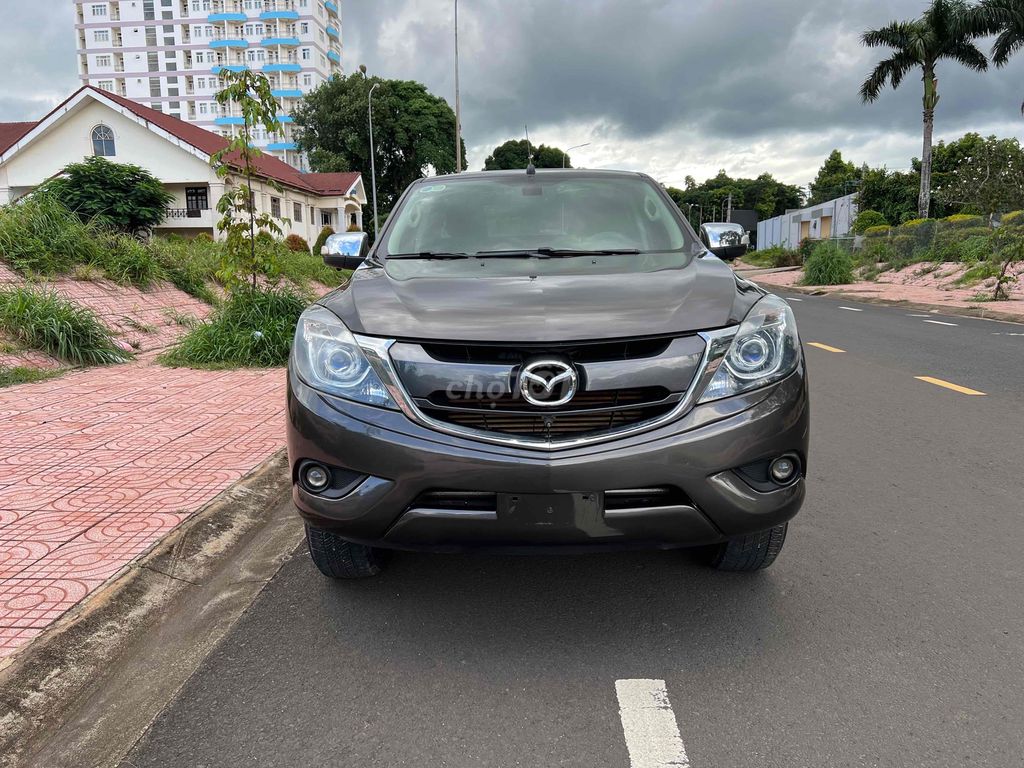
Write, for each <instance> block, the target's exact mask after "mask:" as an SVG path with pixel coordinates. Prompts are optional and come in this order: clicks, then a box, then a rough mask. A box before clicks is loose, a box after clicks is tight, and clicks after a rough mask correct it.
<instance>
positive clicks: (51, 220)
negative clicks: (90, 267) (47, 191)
mask: <svg viewBox="0 0 1024 768" xmlns="http://www.w3.org/2000/svg"><path fill="white" fill-rule="evenodd" d="M101 234H102V230H101V228H100V227H99V226H97V225H92V224H85V223H83V222H82V221H81V220H80V219H79V218H78V217H77V216H76V215H75V214H74V213H72V212H71V211H69V210H68V209H67V208H66V207H65V206H64V205H62V204H61V203H60V202H59V201H58V200H56V199H54V198H52V197H49V196H47V195H35V196H32V197H30V198H28V199H27V200H24V201H21V202H18V203H15V204H12V205H7V206H4V207H2V208H0V256H2V257H3V259H4V260H5V261H7V262H8V263H9V264H10V265H11V266H12V267H13V268H14V269H16V270H17V271H19V272H22V273H24V274H39V275H58V274H65V273H67V272H69V271H70V270H71V269H72V268H73V267H75V266H76V265H79V264H92V263H95V262H96V261H97V260H98V258H99V256H100V251H101V250H102V247H103V246H102V243H101V237H100V236H101Z"/></svg>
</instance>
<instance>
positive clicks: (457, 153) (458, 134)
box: [455, 0, 462, 173]
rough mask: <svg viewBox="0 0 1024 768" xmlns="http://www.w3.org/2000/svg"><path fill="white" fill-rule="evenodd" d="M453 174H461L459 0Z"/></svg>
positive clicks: (456, 23)
mask: <svg viewBox="0 0 1024 768" xmlns="http://www.w3.org/2000/svg"><path fill="white" fill-rule="evenodd" d="M455 172H456V173H462V102H461V99H460V96H459V0H455Z"/></svg>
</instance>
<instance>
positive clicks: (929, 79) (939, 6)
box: [860, 0, 988, 219]
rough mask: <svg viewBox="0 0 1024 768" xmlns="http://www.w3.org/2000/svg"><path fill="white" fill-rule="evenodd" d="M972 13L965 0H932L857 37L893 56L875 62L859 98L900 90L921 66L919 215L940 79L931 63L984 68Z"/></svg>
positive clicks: (927, 200)
mask: <svg viewBox="0 0 1024 768" xmlns="http://www.w3.org/2000/svg"><path fill="white" fill-rule="evenodd" d="M970 12H971V6H969V5H968V4H967V3H966V2H965V0H932V3H931V5H929V6H928V8H927V9H926V10H925V12H924V13H923V14H922V15H921V18H919V19H914V20H912V21H894V22H892V23H890V24H888V25H886V26H884V27H882V28H881V29H871V30H868V31H867V32H865V33H864V34H863V35H861V42H862V43H863V44H864V45H866V46H868V47H869V48H878V47H887V48H891V49H892V55H891V56H889V58H887V59H883V60H882V61H880V62H878V64H877V65H876V66H875V69H874V71H872V73H871V74H870V75H869V76H868V79H867V80H865V81H864V84H863V85H861V87H860V97H861V99H862V100H863V101H864V102H865V103H867V102H872V101H875V100H876V99H878V97H879V96H881V95H882V89H883V88H885V86H886V85H887V84H888V85H891V86H892V87H893V89H895V88H898V87H899V84H900V83H901V82H903V78H904V77H905V76H906V75H907V73H908V72H910V70H912V69H917V68H920V69H921V79H922V81H923V83H924V99H923V105H924V147H923V149H922V152H921V193H920V195H918V198H917V213H918V216H920V217H921V218H922V219H924V218H927V217H928V213H929V210H930V209H931V197H932V190H931V187H932V132H933V130H934V127H935V105H936V104H938V103H939V93H938V88H939V80H938V78H937V77H936V75H935V67H936V65H937V64H938V62H939V61H941V60H942V59H952V60H953V61H956V62H959V63H960V64H963V65H964V66H965V67H967V68H968V69H972V70H974V71H975V72H983V71H985V70H986V69H988V59H986V58H985V54H984V53H982V52H981V50H979V49H978V47H977V46H976V45H975V44H974V42H973V41H974V39H975V38H976V37H979V36H980V34H981V33H979V32H977V31H975V30H973V29H971V28H970V27H969V25H968V23H967V22H968V15H969V13H970Z"/></svg>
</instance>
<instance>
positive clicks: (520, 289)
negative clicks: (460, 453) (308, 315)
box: [320, 256, 763, 343]
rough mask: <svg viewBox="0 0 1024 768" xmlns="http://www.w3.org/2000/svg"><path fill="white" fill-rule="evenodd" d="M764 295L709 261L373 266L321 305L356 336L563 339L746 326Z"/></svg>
mask: <svg viewBox="0 0 1024 768" xmlns="http://www.w3.org/2000/svg"><path fill="white" fill-rule="evenodd" d="M762 295H763V293H762V292H761V291H760V290H759V289H757V288H756V287H755V286H753V285H751V284H750V283H747V282H746V281H743V280H737V278H736V277H735V275H734V273H733V271H732V270H731V269H730V268H729V267H728V266H726V265H725V264H724V263H723V262H722V261H720V260H719V259H717V258H715V257H713V256H705V257H703V258H695V259H693V260H692V261H690V262H689V264H687V265H686V266H685V267H680V268H677V269H663V270H658V271H652V272H626V273H621V272H617V273H608V272H604V273H601V274H593V275H588V274H582V275H581V274H573V275H543V274H541V275H537V276H487V277H477V276H475V275H468V276H462V277H415V278H410V279H404V280H396V279H394V278H392V277H391V276H389V275H388V274H387V272H386V271H385V270H384V269H383V268H381V267H363V268H361V269H358V270H356V271H355V272H354V273H353V275H352V280H351V281H350V283H349V285H348V286H347V287H346V288H344V289H343V290H339V291H335V292H333V293H330V294H328V295H327V296H325V297H323V298H322V299H321V300H320V303H321V304H323V305H324V306H326V307H327V308H328V309H330V310H331V311H332V312H334V313H335V314H336V315H337V316H338V317H339V318H341V320H342V321H343V322H344V323H345V325H346V326H348V328H349V329H350V330H351V331H353V332H354V333H359V334H365V335H368V336H379V337H386V338H398V339H413V340H444V341H467V342H469V341H474V342H478V341H485V342H486V341H496V342H523V343H526V342H549V341H550V342H554V341H580V340H591V339H601V338H623V337H630V336H658V335H669V334H683V333H688V332H692V331H698V330H706V329H710V328H721V327H725V326H728V325H733V324H736V323H738V322H740V321H741V320H742V319H743V317H744V316H745V315H746V313H747V310H749V308H750V307H751V306H752V305H753V304H754V302H755V301H757V299H758V298H760V297H761V296H762Z"/></svg>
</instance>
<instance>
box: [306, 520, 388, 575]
mask: <svg viewBox="0 0 1024 768" xmlns="http://www.w3.org/2000/svg"><path fill="white" fill-rule="evenodd" d="M306 543H307V544H308V545H309V556H310V557H311V558H312V559H313V564H314V565H316V567H317V568H318V569H319V571H320V573H322V574H323V575H324V576H329V577H330V578H332V579H366V578H369V577H371V576H376V575H377V574H378V573H380V572H381V563H380V555H379V553H378V551H377V550H375V549H373V548H372V547H368V546H366V545H365V544H356V543H354V542H351V541H346V540H345V539H343V538H341V537H340V536H339V535H338V534H336V533H334V532H333V531H328V530H324V529H323V528H314V527H313V526H312V525H309V524H307V525H306Z"/></svg>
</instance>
